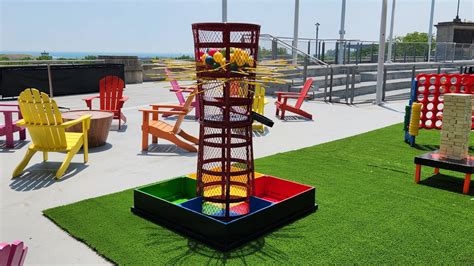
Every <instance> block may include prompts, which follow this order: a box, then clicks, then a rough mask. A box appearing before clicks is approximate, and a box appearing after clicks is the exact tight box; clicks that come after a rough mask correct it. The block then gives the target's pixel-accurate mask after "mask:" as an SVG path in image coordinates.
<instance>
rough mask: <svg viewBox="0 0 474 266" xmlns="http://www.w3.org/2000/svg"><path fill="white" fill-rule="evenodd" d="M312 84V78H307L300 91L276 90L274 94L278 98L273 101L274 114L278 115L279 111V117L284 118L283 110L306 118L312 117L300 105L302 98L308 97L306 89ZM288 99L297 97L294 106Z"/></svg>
mask: <svg viewBox="0 0 474 266" xmlns="http://www.w3.org/2000/svg"><path fill="white" fill-rule="evenodd" d="M312 84H313V80H312V79H307V80H306V82H305V83H304V86H303V88H302V89H301V91H300V92H284V91H277V92H276V94H277V96H278V99H277V101H276V102H275V104H276V116H278V114H279V113H280V111H281V115H280V119H285V112H286V111H289V112H292V113H295V114H299V115H301V116H303V117H306V118H308V119H313V116H312V115H311V114H310V113H307V112H305V111H303V110H301V105H302V104H303V101H304V99H306V98H309V96H308V91H309V89H310V88H311V85H312ZM288 99H297V100H296V104H295V105H294V106H293V105H289V104H288Z"/></svg>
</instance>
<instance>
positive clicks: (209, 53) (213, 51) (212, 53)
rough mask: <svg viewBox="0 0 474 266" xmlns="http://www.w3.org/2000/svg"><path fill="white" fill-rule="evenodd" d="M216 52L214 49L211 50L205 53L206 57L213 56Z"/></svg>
mask: <svg viewBox="0 0 474 266" xmlns="http://www.w3.org/2000/svg"><path fill="white" fill-rule="evenodd" d="M216 52H217V49H215V48H212V49H209V52H207V54H208V55H210V56H214V54H215V53H216Z"/></svg>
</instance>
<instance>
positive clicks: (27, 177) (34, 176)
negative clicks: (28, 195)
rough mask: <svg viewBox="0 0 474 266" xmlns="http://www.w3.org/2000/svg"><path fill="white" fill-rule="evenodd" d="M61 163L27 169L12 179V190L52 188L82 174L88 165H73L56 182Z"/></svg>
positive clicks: (38, 164)
mask: <svg viewBox="0 0 474 266" xmlns="http://www.w3.org/2000/svg"><path fill="white" fill-rule="evenodd" d="M60 166H61V162H42V163H37V164H35V165H33V166H31V167H28V168H27V169H25V170H24V171H23V173H22V175H20V176H19V177H16V178H14V179H12V182H11V183H10V188H11V189H13V190H15V191H32V190H38V189H42V188H46V187H49V186H51V185H52V184H54V183H56V182H62V181H64V180H66V179H69V178H71V177H73V176H75V175H76V174H77V173H79V172H81V171H82V170H84V169H85V168H87V165H86V164H84V163H71V164H70V165H69V167H68V169H67V170H66V172H65V173H64V175H63V176H62V177H61V179H59V180H56V178H55V176H56V171H58V169H59V167H60Z"/></svg>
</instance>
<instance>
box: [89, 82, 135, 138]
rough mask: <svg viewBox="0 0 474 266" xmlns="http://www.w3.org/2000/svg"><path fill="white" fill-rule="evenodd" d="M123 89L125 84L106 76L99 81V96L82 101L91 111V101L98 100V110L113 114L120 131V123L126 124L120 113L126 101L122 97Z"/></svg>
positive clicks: (126, 97)
mask: <svg viewBox="0 0 474 266" xmlns="http://www.w3.org/2000/svg"><path fill="white" fill-rule="evenodd" d="M124 87H125V83H124V82H123V80H122V79H120V78H119V77H117V76H106V77H105V78H103V79H101V80H100V95H99V96H93V97H90V98H87V99H83V100H84V101H86V104H87V107H88V108H89V109H90V110H92V100H93V99H96V98H99V99H100V108H99V110H101V111H110V112H114V119H118V121H119V129H120V126H121V121H122V120H123V122H124V123H126V122H127V118H126V117H125V115H124V114H123V113H122V107H123V104H124V103H125V101H126V100H128V96H123V95H122V93H123V89H124Z"/></svg>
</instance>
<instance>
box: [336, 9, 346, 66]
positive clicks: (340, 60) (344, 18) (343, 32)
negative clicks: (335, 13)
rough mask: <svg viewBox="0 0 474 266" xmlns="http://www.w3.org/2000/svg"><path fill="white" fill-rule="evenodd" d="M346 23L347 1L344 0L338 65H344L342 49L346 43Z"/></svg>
mask: <svg viewBox="0 0 474 266" xmlns="http://www.w3.org/2000/svg"><path fill="white" fill-rule="evenodd" d="M345 22H346V0H342V7H341V29H340V30H339V55H338V62H337V63H338V64H341V65H342V63H343V58H342V57H343V56H344V51H343V49H342V42H343V41H344V34H345V33H346V30H345V29H344V27H345V25H344V24H345Z"/></svg>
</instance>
